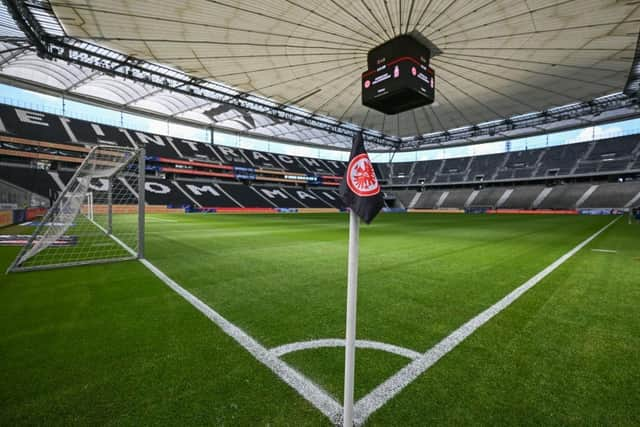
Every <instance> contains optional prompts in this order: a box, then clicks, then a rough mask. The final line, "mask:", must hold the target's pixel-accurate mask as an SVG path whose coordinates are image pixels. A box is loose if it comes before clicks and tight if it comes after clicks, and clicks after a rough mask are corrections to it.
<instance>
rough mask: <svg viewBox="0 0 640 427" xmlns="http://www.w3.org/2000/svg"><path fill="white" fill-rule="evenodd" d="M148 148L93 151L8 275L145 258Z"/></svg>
mask: <svg viewBox="0 0 640 427" xmlns="http://www.w3.org/2000/svg"><path fill="white" fill-rule="evenodd" d="M144 185H145V151H144V149H133V148H123V147H115V146H105V145H98V146H95V147H93V148H92V149H91V151H90V152H89V153H88V154H87V156H86V157H85V159H84V161H83V162H82V164H81V165H80V166H79V167H78V169H77V170H76V171H75V173H74V174H73V176H72V177H71V179H69V181H68V183H67V185H66V187H65V188H64V190H63V191H62V193H61V194H60V196H59V197H58V199H57V200H56V201H55V202H54V204H53V205H52V206H51V208H50V209H49V210H48V211H47V213H46V215H45V216H44V217H43V218H42V220H41V221H40V222H39V223H38V224H37V226H36V229H35V231H34V232H33V234H32V235H31V237H30V238H29V240H28V241H27V244H26V245H25V246H24V247H23V248H22V250H21V252H20V253H19V254H18V256H17V257H16V259H15V260H14V261H13V263H12V264H11V266H10V267H9V269H8V272H17V271H29V270H39V269H49V268H58V267H69V266H76V265H86V264H96V263H106V262H116V261H123V260H130V259H136V258H142V257H143V256H144V223H145V221H144V216H145V186H144Z"/></svg>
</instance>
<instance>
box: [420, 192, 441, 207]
mask: <svg viewBox="0 0 640 427" xmlns="http://www.w3.org/2000/svg"><path fill="white" fill-rule="evenodd" d="M444 193H445V190H435V189H434V190H425V191H423V192H422V195H421V196H420V199H418V202H417V203H416V206H415V208H416V209H436V208H439V206H438V202H439V201H440V200H441V198H442V197H443V195H444Z"/></svg>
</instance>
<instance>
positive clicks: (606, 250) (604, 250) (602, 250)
mask: <svg viewBox="0 0 640 427" xmlns="http://www.w3.org/2000/svg"><path fill="white" fill-rule="evenodd" d="M591 250H592V251H593V252H604V253H607V254H617V253H618V251H614V250H612V249H591Z"/></svg>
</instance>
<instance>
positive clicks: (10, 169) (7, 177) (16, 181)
mask: <svg viewBox="0 0 640 427" xmlns="http://www.w3.org/2000/svg"><path fill="white" fill-rule="evenodd" d="M0 180H3V181H6V182H8V183H10V184H13V185H15V186H17V187H20V188H23V189H25V190H27V191H29V192H32V193H36V194H38V195H40V196H42V197H45V198H47V199H49V200H55V198H56V196H57V195H58V193H59V192H60V190H61V188H60V186H59V185H58V184H56V182H55V181H54V180H53V178H52V177H51V175H49V173H48V172H47V171H44V170H40V169H35V168H30V167H26V166H23V165H15V166H13V165H12V166H9V165H6V164H3V165H0Z"/></svg>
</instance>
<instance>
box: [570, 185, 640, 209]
mask: <svg viewBox="0 0 640 427" xmlns="http://www.w3.org/2000/svg"><path fill="white" fill-rule="evenodd" d="M638 194H640V181H630V182H616V183H604V184H600V185H598V188H597V189H596V191H594V192H593V193H592V194H591V195H590V196H589V197H588V198H587V199H586V200H585V201H584V202H583V203H582V205H581V207H583V208H619V207H630V206H629V203H630V202H631V201H632V200H633V199H634V197H636V196H637V195H638Z"/></svg>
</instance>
